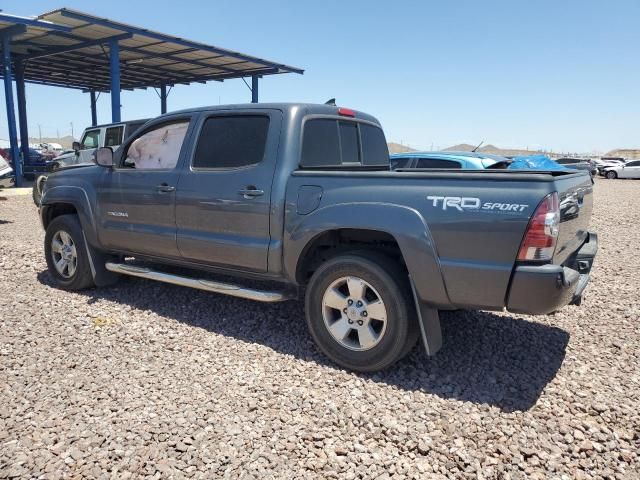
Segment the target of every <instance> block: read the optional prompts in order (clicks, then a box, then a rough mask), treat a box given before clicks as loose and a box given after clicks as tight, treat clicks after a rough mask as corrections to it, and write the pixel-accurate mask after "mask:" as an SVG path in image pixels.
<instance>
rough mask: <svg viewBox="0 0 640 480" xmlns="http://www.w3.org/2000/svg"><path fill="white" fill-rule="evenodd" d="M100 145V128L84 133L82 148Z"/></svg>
mask: <svg viewBox="0 0 640 480" xmlns="http://www.w3.org/2000/svg"><path fill="white" fill-rule="evenodd" d="M98 145H100V130H90V131H88V132H87V133H85V134H84V138H83V139H82V150H85V149H87V148H98Z"/></svg>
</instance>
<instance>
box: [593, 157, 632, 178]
mask: <svg viewBox="0 0 640 480" xmlns="http://www.w3.org/2000/svg"><path fill="white" fill-rule="evenodd" d="M601 175H602V176H603V177H606V178H608V179H614V178H640V160H631V161H629V162H627V163H623V164H622V165H616V166H610V167H605V168H603V169H602V173H601Z"/></svg>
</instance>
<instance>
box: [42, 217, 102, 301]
mask: <svg viewBox="0 0 640 480" xmlns="http://www.w3.org/2000/svg"><path fill="white" fill-rule="evenodd" d="M54 240H55V242H57V244H58V245H60V246H58V247H57V248H58V249H59V250H56V249H55V248H54ZM66 247H69V248H66ZM44 252H45V257H46V260H47V266H48V267H49V274H50V275H51V278H52V279H53V283H54V284H55V286H56V287H58V288H62V289H65V290H82V289H85V288H89V287H93V286H94V283H93V276H92V275H91V265H90V263H89V256H88V254H87V249H86V246H85V240H84V235H83V233H82V226H81V225H80V220H78V216H77V215H61V216H59V217H56V218H54V219H53V220H52V221H51V223H50V224H49V226H48V227H47V231H46V233H45V236H44ZM65 258H67V259H72V260H69V261H67V262H62V263H63V264H64V263H67V267H66V268H65V266H64V265H63V266H62V268H60V265H61V263H60V261H61V260H64V259H65ZM74 260H75V261H74ZM56 263H58V267H56Z"/></svg>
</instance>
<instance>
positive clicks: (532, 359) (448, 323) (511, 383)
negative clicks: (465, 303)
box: [38, 271, 569, 412]
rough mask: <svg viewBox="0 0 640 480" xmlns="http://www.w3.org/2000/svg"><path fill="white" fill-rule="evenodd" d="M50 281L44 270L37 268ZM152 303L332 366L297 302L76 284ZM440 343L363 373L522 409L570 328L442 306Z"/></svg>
mask: <svg viewBox="0 0 640 480" xmlns="http://www.w3.org/2000/svg"><path fill="white" fill-rule="evenodd" d="M38 279H39V280H40V282H41V283H44V284H46V285H51V280H50V277H49V274H48V273H47V272H46V271H44V272H42V273H40V274H39V275H38ZM79 293H81V294H83V295H86V296H87V297H89V299H90V300H89V302H90V303H91V302H95V301H97V300H99V299H105V300H109V301H113V302H117V303H121V304H126V305H129V306H131V307H133V308H136V309H142V310H150V311H153V312H155V313H157V314H158V315H161V316H163V317H166V318H169V319H174V320H177V321H179V322H183V323H186V324H189V325H192V326H196V327H200V328H204V329H206V330H208V331H210V332H214V333H217V334H220V335H227V336H230V337H233V338H236V339H239V340H241V341H244V342H250V343H257V344H261V345H265V346H268V347H270V348H272V349H273V350H275V351H277V352H280V353H284V354H289V355H293V356H295V357H296V358H299V359H303V360H307V361H312V362H316V363H319V364H322V365H326V366H331V367H334V368H336V367H335V365H333V364H332V363H331V362H330V361H329V360H328V359H327V358H326V357H324V355H322V354H321V353H320V352H319V351H318V349H317V348H316V347H315V345H314V344H313V342H312V340H311V337H310V335H309V334H308V333H307V329H306V323H305V320H304V311H303V304H302V302H286V303H280V304H260V303H257V302H251V301H248V300H242V299H237V298H232V297H227V296H224V295H216V294H212V293H207V292H202V291H198V290H192V289H188V288H183V287H177V286H173V285H168V284H163V283H159V282H153V281H148V280H143V279H134V278H123V279H122V280H121V281H120V282H119V283H118V284H117V285H115V286H113V287H108V288H101V289H91V290H86V291H83V292H79ZM441 320H442V328H443V338H444V345H443V347H442V349H441V350H440V352H438V353H437V355H435V356H434V357H431V358H429V357H427V356H426V354H425V353H424V350H423V349H422V345H421V344H419V345H418V346H417V347H416V348H415V349H414V350H413V352H412V353H411V354H410V355H409V356H408V357H406V358H405V359H404V360H402V361H400V362H399V363H397V364H395V365H394V366H392V367H391V368H389V369H387V370H385V371H384V372H378V373H373V374H360V375H361V377H363V378H367V379H370V380H373V381H375V382H381V383H385V384H388V385H394V386H397V387H399V388H401V389H404V390H419V391H424V392H427V393H431V394H434V395H438V396H440V397H442V398H451V399H457V400H462V401H468V402H473V403H484V404H489V405H493V406H496V407H498V408H500V409H501V410H503V411H506V412H511V411H517V410H528V409H529V408H531V407H533V406H534V405H535V403H536V401H537V399H538V398H539V397H540V394H541V393H542V390H543V389H544V387H545V386H546V385H547V383H549V382H550V381H551V380H552V379H553V378H554V377H555V375H556V373H557V371H558V369H559V368H560V366H561V365H562V362H563V359H564V356H565V350H566V346H567V343H568V341H569V334H568V333H567V332H566V331H564V330H561V329H559V328H556V327H550V326H548V325H543V324H541V323H536V322H531V321H528V320H524V319H523V318H517V317H513V316H499V315H496V314H494V313H491V312H484V311H458V312H443V313H442V314H441Z"/></svg>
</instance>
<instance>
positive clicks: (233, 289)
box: [105, 262, 295, 303]
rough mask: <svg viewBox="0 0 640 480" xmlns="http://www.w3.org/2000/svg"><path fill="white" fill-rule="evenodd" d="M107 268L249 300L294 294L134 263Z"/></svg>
mask: <svg viewBox="0 0 640 480" xmlns="http://www.w3.org/2000/svg"><path fill="white" fill-rule="evenodd" d="M105 268H106V269H107V270H109V271H110V272H115V273H121V274H123V275H131V276H133V277H140V278H147V279H149V280H157V281H159V282H164V283H171V284H173V285H180V286H182V287H189V288H196V289H198V290H205V291H207V292H214V293H221V294H223V295H229V296H232V297H239V298H245V299H247V300H255V301H257V302H267V303H273V302H284V301H286V300H292V299H294V298H295V296H294V295H292V294H289V293H286V292H271V291H267V290H254V289H250V288H243V287H241V286H239V285H233V284H230V283H221V282H214V281H212V280H202V279H197V278H189V277H182V276H180V275H173V274H170V273H163V272H157V271H155V270H151V269H149V268H145V267H137V266H134V265H126V264H123V263H111V262H107V263H106V264H105Z"/></svg>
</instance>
